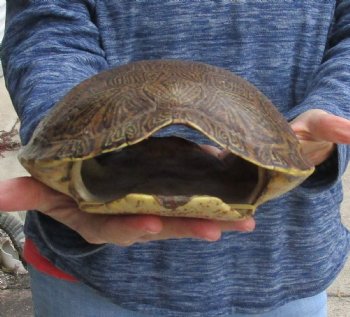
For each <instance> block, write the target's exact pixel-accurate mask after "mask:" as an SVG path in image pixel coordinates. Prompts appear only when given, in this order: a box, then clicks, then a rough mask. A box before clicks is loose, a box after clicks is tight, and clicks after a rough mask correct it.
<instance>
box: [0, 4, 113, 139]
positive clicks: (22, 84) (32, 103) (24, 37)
mask: <svg viewBox="0 0 350 317" xmlns="http://www.w3.org/2000/svg"><path fill="white" fill-rule="evenodd" d="M93 14H94V1H65V0H63V1H29V0H27V1H20V0H12V1H8V2H7V16H6V33H5V37H4V40H3V43H2V45H3V47H2V63H3V69H4V75H5V80H6V85H7V88H8V90H9V93H10V96H11V98H12V101H13V104H14V106H15V109H16V111H17V113H18V116H19V118H20V120H21V137H22V141H23V143H27V142H28V140H29V138H30V136H31V134H32V132H33V130H34V128H35V127H36V125H37V124H38V122H39V121H40V119H41V118H42V117H43V116H44V115H45V114H46V113H47V111H48V110H50V109H51V108H52V107H53V106H54V105H55V103H56V102H57V101H58V100H60V99H61V98H62V97H63V96H64V95H65V94H66V93H67V92H68V91H69V90H70V89H71V88H73V87H74V86H75V85H76V84H78V83H80V82H81V81H82V80H84V79H86V78H88V77H90V76H92V75H94V74H96V73H98V72H100V71H101V70H103V69H105V68H107V67H108V64H107V61H106V59H105V57H104V51H103V50H102V48H101V47H100V43H99V33H98V30H97V27H96V26H95V24H94V23H93V21H92V16H93Z"/></svg>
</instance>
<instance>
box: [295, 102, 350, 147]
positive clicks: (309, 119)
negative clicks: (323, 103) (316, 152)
mask: <svg viewBox="0 0 350 317" xmlns="http://www.w3.org/2000/svg"><path fill="white" fill-rule="evenodd" d="M291 127H292V129H293V130H294V132H295V133H296V135H297V136H298V138H299V139H300V140H309V141H328V142H332V143H343V144H349V143H350V121H349V120H347V119H345V118H342V117H339V116H335V115H333V114H330V113H328V112H326V111H323V110H319V109H313V110H309V111H306V112H305V113H303V114H301V115H300V116H298V117H297V118H296V119H294V120H293V121H292V122H291Z"/></svg>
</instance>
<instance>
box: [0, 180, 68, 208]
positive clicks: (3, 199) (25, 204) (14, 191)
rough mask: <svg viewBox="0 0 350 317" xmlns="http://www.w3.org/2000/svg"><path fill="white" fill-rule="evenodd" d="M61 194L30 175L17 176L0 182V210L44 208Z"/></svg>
mask: <svg viewBox="0 0 350 317" xmlns="http://www.w3.org/2000/svg"><path fill="white" fill-rule="evenodd" d="M58 196H62V194H60V193H58V192H56V191H54V190H52V189H50V188H49V187H47V186H45V185H44V184H42V183H40V182H39V181H37V180H35V179H34V178H32V177H18V178H13V179H9V180H4V181H1V182H0V211H21V210H30V209H37V210H46V209H47V208H48V204H49V203H52V201H55V200H56V199H57V197H58Z"/></svg>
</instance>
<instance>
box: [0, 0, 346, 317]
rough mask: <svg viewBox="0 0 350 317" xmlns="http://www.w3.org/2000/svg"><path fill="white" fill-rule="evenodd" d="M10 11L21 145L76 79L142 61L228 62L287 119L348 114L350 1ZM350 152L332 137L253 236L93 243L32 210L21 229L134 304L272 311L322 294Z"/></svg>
mask: <svg viewBox="0 0 350 317" xmlns="http://www.w3.org/2000/svg"><path fill="white" fill-rule="evenodd" d="M7 9H8V11H7V12H8V17H7V27H6V35H5V39H4V42H3V51H2V54H3V66H4V72H5V76H6V82H7V86H8V89H9V91H10V94H11V97H12V100H13V102H14V105H15V108H16V110H17V112H18V114H19V116H20V118H21V123H22V127H21V136H22V140H23V142H24V143H26V142H27V141H28V139H29V137H30V135H31V133H32V131H33V129H34V128H35V126H36V125H37V123H38V121H39V120H40V119H41V118H42V117H43V116H44V115H45V114H46V113H47V111H48V110H49V109H50V108H51V107H52V106H53V105H54V104H55V103H56V102H57V101H58V100H59V99H60V98H62V96H64V95H65V93H66V92H68V91H69V90H70V89H71V88H72V87H73V86H74V85H76V84H78V83H79V82H81V81H82V80H83V79H86V78H88V77H89V76H91V75H93V74H96V73H97V72H99V71H101V70H103V69H106V68H108V67H111V66H116V65H120V64H125V63H128V62H131V61H135V60H141V59H158V58H162V59H164V58H167V59H168V58H170V59H187V60H196V61H202V62H206V63H210V64H213V65H217V66H222V67H225V68H227V69H229V70H231V71H233V72H235V73H237V74H238V75H241V76H243V77H244V78H246V79H248V80H249V81H250V82H252V83H253V84H255V85H256V86H257V87H258V88H260V89H261V90H262V91H263V92H264V93H265V94H266V95H267V96H268V97H269V98H270V99H271V100H272V101H273V102H274V104H275V105H276V106H277V107H278V109H279V110H280V111H281V112H282V113H283V114H284V115H285V116H286V118H287V119H292V118H294V117H296V116H297V115H298V114H300V113H302V112H304V111H306V110H308V109H311V108H321V109H325V110H327V111H329V112H331V113H334V114H337V115H341V116H344V117H347V118H350V106H349V105H350V90H349V84H350V0H342V1H331V0H327V1H326V0H308V1H289V0H286V1H283V0H278V1H277V0H276V1H274V0H269V1H264V0H259V1H250V0H241V1H240V0H235V1H233V0H221V1H209V0H202V1H181V0H176V1H175V0H173V1H159V0H147V1H146V0H144V1H143V0H137V1H130V0H120V1H108V0H100V1H92V0H90V1H76V0H74V1H73V0H69V1H68V0H67V1H66V0H62V1H34V0H33V1H19V0H11V1H8V2H7ZM251 128H252V129H254V127H251ZM173 130H174V129H173ZM173 130H170V132H169V131H168V133H173ZM184 133H186V134H187V136H188V131H185V132H184ZM193 138H194V139H196V138H197V137H196V136H195V135H194V136H193ZM349 153H350V152H349V147H348V146H345V145H340V146H338V151H337V153H335V155H334V156H332V158H330V159H329V160H328V161H327V162H325V163H324V164H323V165H322V166H320V167H319V168H318V169H317V171H316V173H315V174H314V175H313V176H312V177H311V178H309V179H308V180H307V181H306V182H305V183H304V184H302V186H300V187H299V188H296V189H295V190H293V191H291V192H289V193H288V194H285V195H283V196H282V197H281V198H279V199H275V200H273V201H270V202H268V203H266V204H265V205H264V206H262V207H261V208H259V209H258V211H257V214H256V221H257V228H256V230H255V231H254V232H252V233H235V232H232V233H226V234H224V235H223V237H222V239H221V240H220V241H218V242H215V243H207V242H203V241H197V240H192V239H183V240H169V241H162V242H152V243H147V244H136V245H134V246H131V247H128V248H121V247H118V246H115V245H103V246H94V245H89V244H88V243H86V242H85V241H84V240H83V239H82V238H80V237H79V236H78V235H77V234H76V233H74V232H72V231H71V230H69V229H68V228H66V227H65V226H63V225H61V224H58V223H56V222H55V221H53V220H52V219H50V218H48V217H45V216H43V215H39V214H38V213H36V212H30V213H29V215H28V219H27V225H26V234H27V235H28V236H29V237H30V238H31V239H32V240H33V241H34V242H35V243H36V244H37V245H38V247H39V248H40V250H41V252H42V254H43V255H45V256H46V257H47V258H49V259H50V260H51V261H52V262H53V263H54V264H55V265H57V266H58V267H59V268H61V269H63V270H65V271H66V272H68V273H71V274H73V275H75V276H76V277H77V278H79V279H80V280H82V281H84V282H85V283H86V284H88V285H90V286H92V287H93V288H95V289H96V290H98V291H99V292H101V293H102V294H104V295H105V296H107V297H109V298H111V299H112V300H113V301H114V302H115V303H117V304H119V305H121V306H122V307H125V308H127V309H131V310H141V311H143V312H145V313H147V312H150V313H154V314H156V315H158V316H192V317H196V316H201V317H202V316H203V317H206V316H208V317H214V316H226V315H228V314H231V313H233V312H235V311H237V312H245V313H257V312H263V311H268V310H270V309H273V308H275V307H277V306H279V305H282V304H284V303H286V302H288V301H291V300H295V299H298V298H301V297H306V296H312V295H315V294H317V293H319V292H321V291H322V290H324V289H325V288H326V287H327V286H328V285H329V284H330V283H331V282H332V281H333V279H334V278H335V276H336V275H337V273H338V272H339V271H340V269H341V268H342V266H343V264H344V261H345V258H346V255H347V253H348V251H349V245H350V243H349V242H350V235H349V232H348V231H347V230H346V229H345V228H344V227H343V225H342V224H341V219H340V214H339V205H340V202H341V200H342V191H341V183H340V177H341V175H342V173H343V172H344V170H345V168H346V165H347V162H348V160H349Z"/></svg>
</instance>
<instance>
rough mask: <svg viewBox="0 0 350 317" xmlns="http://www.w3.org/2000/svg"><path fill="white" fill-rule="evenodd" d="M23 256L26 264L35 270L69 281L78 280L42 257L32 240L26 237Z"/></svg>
mask: <svg viewBox="0 0 350 317" xmlns="http://www.w3.org/2000/svg"><path fill="white" fill-rule="evenodd" d="M23 257H24V259H25V260H26V262H27V263H28V264H30V265H32V266H33V267H34V268H35V269H36V270H38V271H40V272H42V273H46V274H48V275H51V276H53V277H56V278H59V279H63V280H66V281H70V282H77V281H78V280H77V279H76V278H75V277H74V276H73V275H70V274H68V273H66V272H64V271H62V270H60V269H59V268H57V267H56V266H55V265H53V264H52V263H51V262H50V261H49V260H48V259H47V258H45V257H43V256H42V255H41V254H40V251H39V249H38V248H37V247H36V245H35V244H34V242H33V241H32V240H29V239H26V241H25V243H24V250H23Z"/></svg>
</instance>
